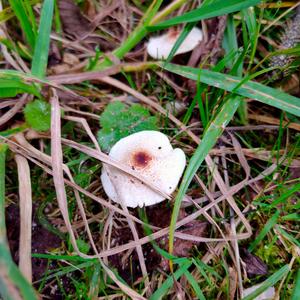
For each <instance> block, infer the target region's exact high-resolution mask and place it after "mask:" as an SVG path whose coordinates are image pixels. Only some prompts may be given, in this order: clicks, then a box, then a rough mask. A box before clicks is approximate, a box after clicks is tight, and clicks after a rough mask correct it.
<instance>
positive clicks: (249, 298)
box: [242, 265, 290, 300]
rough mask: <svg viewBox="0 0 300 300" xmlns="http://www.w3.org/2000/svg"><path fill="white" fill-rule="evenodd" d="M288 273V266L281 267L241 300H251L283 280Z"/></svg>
mask: <svg viewBox="0 0 300 300" xmlns="http://www.w3.org/2000/svg"><path fill="white" fill-rule="evenodd" d="M289 271H290V267H289V265H285V266H283V267H282V268H281V269H279V270H278V271H277V272H275V273H274V274H273V275H272V276H270V277H269V278H268V279H266V280H265V281H264V282H263V283H262V284H261V286H260V287H259V288H258V289H256V290H255V291H254V292H252V293H251V294H250V295H248V296H246V297H244V298H243V299H242V300H253V299H255V298H256V297H257V296H258V295H259V294H261V293H262V292H263V291H265V290H266V289H267V288H269V287H271V286H274V285H275V284H276V283H277V282H278V281H279V280H280V279H281V278H283V277H284V276H285V275H286V274H287V273H288V272H289Z"/></svg>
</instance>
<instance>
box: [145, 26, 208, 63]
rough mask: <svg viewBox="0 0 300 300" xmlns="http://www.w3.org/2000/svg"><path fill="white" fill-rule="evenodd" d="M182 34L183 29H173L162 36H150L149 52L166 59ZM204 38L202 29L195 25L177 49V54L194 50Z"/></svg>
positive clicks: (156, 57)
mask: <svg viewBox="0 0 300 300" xmlns="http://www.w3.org/2000/svg"><path fill="white" fill-rule="evenodd" d="M180 34H181V31H174V30H173V31H169V32H168V33H166V34H163V35H161V36H156V37H152V38H150V40H149V42H148V45H147V52H148V54H149V55H150V56H151V57H153V58H155V59H166V58H167V57H168V56H169V54H170V52H171V50H172V48H173V46H174V45H175V42H176V40H177V39H178V37H179V36H180ZM202 38H203V34H202V31H201V29H199V28H197V27H194V28H193V29H192V30H191V32H190V33H189V34H188V35H187V37H186V38H185V40H184V41H183V43H182V44H181V45H180V47H179V48H178V49H177V51H176V53H175V55H177V54H182V53H186V52H189V51H191V50H193V49H194V48H195V47H196V46H197V45H198V43H199V42H200V41H202Z"/></svg>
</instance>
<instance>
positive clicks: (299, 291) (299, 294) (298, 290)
mask: <svg viewBox="0 0 300 300" xmlns="http://www.w3.org/2000/svg"><path fill="white" fill-rule="evenodd" d="M298 299H300V270H298V273H297V277H296V282H295V287H294V290H293V294H292V298H291V300H298Z"/></svg>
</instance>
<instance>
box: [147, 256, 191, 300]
mask: <svg viewBox="0 0 300 300" xmlns="http://www.w3.org/2000/svg"><path fill="white" fill-rule="evenodd" d="M191 264H192V263H191V262H190V261H188V260H187V261H186V262H185V263H183V264H182V265H181V266H180V267H179V269H178V270H177V271H176V272H174V274H172V275H170V276H169V277H168V278H167V279H166V280H165V281H164V283H163V284H162V285H161V286H160V288H158V289H157V290H156V291H155V292H154V293H153V294H152V295H151V297H150V298H149V300H157V299H162V297H163V296H164V295H165V294H166V293H167V292H168V290H169V289H170V288H171V287H172V286H173V284H174V279H175V280H177V279H179V278H180V277H181V276H182V275H184V274H185V273H186V271H187V270H188V268H189V267H190V266H191Z"/></svg>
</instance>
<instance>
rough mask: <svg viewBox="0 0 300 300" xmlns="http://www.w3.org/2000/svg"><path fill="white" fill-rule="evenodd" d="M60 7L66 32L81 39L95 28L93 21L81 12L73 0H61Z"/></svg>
mask: <svg viewBox="0 0 300 300" xmlns="http://www.w3.org/2000/svg"><path fill="white" fill-rule="evenodd" d="M58 7H59V13H60V19H61V22H62V25H63V29H64V32H65V33H67V34H69V35H71V36H73V37H74V38H78V39H81V38H83V37H84V36H86V35H87V34H88V33H89V32H90V31H91V30H92V29H93V26H92V24H91V22H90V21H89V20H88V19H87V18H86V17H85V16H84V15H83V14H82V13H81V11H80V9H79V7H78V6H77V5H76V4H75V3H74V1H73V0H59V2H58Z"/></svg>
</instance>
